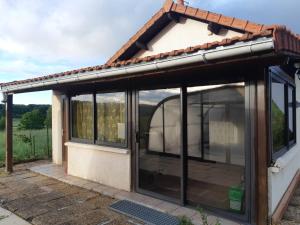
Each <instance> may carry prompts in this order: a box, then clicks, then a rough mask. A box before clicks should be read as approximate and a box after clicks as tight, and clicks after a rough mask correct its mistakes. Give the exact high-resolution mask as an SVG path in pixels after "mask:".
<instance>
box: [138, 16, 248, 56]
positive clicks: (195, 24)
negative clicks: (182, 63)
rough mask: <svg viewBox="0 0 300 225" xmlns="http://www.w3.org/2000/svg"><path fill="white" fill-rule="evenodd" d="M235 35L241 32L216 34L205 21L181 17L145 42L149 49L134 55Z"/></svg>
mask: <svg viewBox="0 0 300 225" xmlns="http://www.w3.org/2000/svg"><path fill="white" fill-rule="evenodd" d="M235 36H242V34H241V33H238V32H235V31H231V30H227V29H222V30H221V31H220V33H219V34H218V35H215V34H210V31H209V30H208V29H207V23H202V22H199V21H196V20H193V19H185V18H181V19H180V22H179V23H175V22H171V23H170V24H169V25H168V26H166V27H165V28H164V29H163V30H162V31H161V32H160V33H159V34H158V35H157V36H156V37H154V38H153V39H152V40H151V41H150V42H149V43H147V46H148V48H149V50H141V51H140V52H138V53H137V54H136V55H135V57H146V56H149V55H155V54H159V53H162V52H169V51H173V50H174V49H183V48H188V47H191V46H195V45H200V44H204V43H210V42H214V41H221V40H223V39H225V38H232V37H235Z"/></svg>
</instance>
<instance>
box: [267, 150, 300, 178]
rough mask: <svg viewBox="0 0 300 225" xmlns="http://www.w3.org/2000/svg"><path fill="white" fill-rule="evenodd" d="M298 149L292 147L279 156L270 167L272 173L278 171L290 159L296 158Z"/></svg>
mask: <svg viewBox="0 0 300 225" xmlns="http://www.w3.org/2000/svg"><path fill="white" fill-rule="evenodd" d="M298 151H299V150H298V148H297V147H296V146H295V147H294V148H292V149H291V150H289V151H288V152H286V153H285V154H284V155H283V156H281V157H279V158H278V159H277V160H276V162H275V163H274V165H273V166H272V167H270V169H271V171H272V173H279V172H280V170H282V169H284V168H285V167H287V166H288V165H289V164H290V162H291V161H293V160H294V159H295V158H297V154H298Z"/></svg>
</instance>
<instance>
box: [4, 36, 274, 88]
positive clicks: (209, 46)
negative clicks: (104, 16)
mask: <svg viewBox="0 0 300 225" xmlns="http://www.w3.org/2000/svg"><path fill="white" fill-rule="evenodd" d="M272 35H273V32H272V31H271V30H265V31H262V32H258V33H253V34H249V33H247V34H244V35H243V36H241V37H234V38H231V39H223V40H222V41H215V42H211V43H206V44H202V45H196V46H193V47H189V48H186V49H177V50H173V51H171V52H165V53H160V54H157V55H152V56H147V57H144V58H133V59H129V60H124V61H118V62H115V63H111V64H104V65H98V66H94V67H87V68H81V69H78V70H72V71H67V72H63V73H56V74H52V75H47V76H41V77H36V78H32V79H27V80H20V81H13V82H9V83H4V84H1V85H0V86H2V87H5V86H10V85H17V84H24V83H31V82H36V81H45V80H49V79H53V78H59V77H64V76H70V75H74V74H79V73H85V72H91V71H101V70H103V69H109V68H118V67H121V66H129V65H136V64H139V63H145V62H151V61H154V60H160V59H165V58H168V57H175V56H180V55H184V54H192V53H195V52H197V51H199V50H210V49H215V48H217V47H219V46H229V45H233V44H235V43H237V42H245V41H251V40H256V39H258V38H262V37H272Z"/></svg>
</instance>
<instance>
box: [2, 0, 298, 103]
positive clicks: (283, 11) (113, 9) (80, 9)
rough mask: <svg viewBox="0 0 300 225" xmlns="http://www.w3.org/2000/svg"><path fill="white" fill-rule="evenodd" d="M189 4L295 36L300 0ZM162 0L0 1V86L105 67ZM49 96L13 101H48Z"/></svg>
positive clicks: (197, 0)
mask: <svg viewBox="0 0 300 225" xmlns="http://www.w3.org/2000/svg"><path fill="white" fill-rule="evenodd" d="M187 2H188V3H189V5H190V6H194V7H200V8H203V9H206V10H210V11H214V12H218V13H223V14H225V15H229V16H233V17H239V18H243V19H248V20H251V21H253V22H257V23H265V24H274V23H277V24H284V25H287V26H288V27H289V28H291V29H292V30H293V31H294V32H297V33H300V24H299V21H300V13H299V7H300V1H299V0H248V1H246V0H188V1H187ZM163 3H164V0H0V83H1V82H8V81H13V80H20V79H26V78H31V77H35V76H41V75H46V74H49V73H55V72H62V71H65V70H69V69H74V68H80V67H83V66H90V65H98V64H102V63H104V62H105V61H106V60H107V59H108V58H109V57H110V56H111V55H112V54H113V53H114V52H115V51H116V50H118V48H119V47H120V46H121V45H122V44H123V43H124V42H126V41H127V40H128V39H129V38H130V37H131V35H132V34H134V33H135V32H136V31H137V30H138V29H139V28H140V27H141V26H142V25H143V24H144V23H145V22H147V20H148V19H149V18H150V17H151V16H152V15H153V14H154V13H155V12H156V11H157V10H159V8H160V7H161V6H162V5H163ZM50 102H51V95H50V93H49V92H44V93H41V94H38V95H37V94H29V95H28V94H26V95H24V94H23V95H17V96H16V98H15V103H26V104H28V103H50Z"/></svg>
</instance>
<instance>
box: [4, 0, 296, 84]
mask: <svg viewBox="0 0 300 225" xmlns="http://www.w3.org/2000/svg"><path fill="white" fill-rule="evenodd" d="M168 11H173V12H176V13H180V14H182V15H186V16H189V17H194V18H196V19H200V20H207V21H210V22H214V23H218V24H221V25H223V26H226V27H232V28H235V29H238V30H241V31H244V32H245V34H244V35H243V36H241V37H233V38H231V39H228V38H227V39H223V40H222V41H219V42H212V43H205V44H201V45H196V46H191V47H188V48H186V49H179V50H173V51H170V52H164V53H159V54H157V55H152V56H147V57H144V58H133V59H129V60H122V61H120V60H119V58H120V56H122V55H123V54H124V53H125V52H126V50H127V49H128V48H129V47H131V46H132V45H133V44H134V43H135V42H136V41H137V40H138V39H139V38H140V37H141V36H142V35H143V34H144V33H145V32H146V31H147V30H148V29H149V28H150V27H151V26H152V25H153V24H154V23H156V21H158V20H159V19H160V18H161V17H162V16H163V15H164V13H166V12H168ZM260 37H273V39H274V44H275V50H276V52H281V51H284V52H292V53H296V54H298V55H300V36H299V35H297V34H294V33H292V32H291V31H290V30H288V29H287V28H286V27H285V26H280V25H270V26H266V25H260V24H256V23H252V22H249V21H246V20H240V19H236V18H232V17H227V16H224V15H221V14H217V13H211V12H208V11H205V10H201V9H196V8H192V7H186V6H180V5H178V4H176V3H174V2H173V1H171V0H167V1H166V3H165V5H164V7H163V8H162V9H161V10H159V11H158V12H157V13H156V14H155V15H154V16H153V17H152V18H151V20H150V21H148V22H147V23H146V24H145V26H143V27H142V28H141V29H140V30H139V31H138V32H137V33H136V34H135V35H134V36H133V37H132V38H130V40H129V41H128V42H127V43H125V44H124V45H123V47H122V48H121V49H119V50H118V51H117V53H116V54H115V55H114V56H113V57H112V58H111V59H110V60H109V62H108V63H106V64H104V65H99V66H94V67H87V68H82V69H78V70H72V71H66V72H63V73H56V74H52V75H48V76H42V77H38V78H33V79H28V80H21V81H13V82H9V83H4V84H3V83H2V84H0V86H2V87H4V86H9V85H14V84H24V83H30V82H40V81H46V80H49V79H53V78H59V77H63V76H70V75H73V74H78V73H85V72H87V71H100V70H103V69H109V68H113V67H120V66H127V65H132V64H139V63H143V62H150V61H153V60H161V59H165V58H168V57H174V56H179V55H182V54H192V53H195V52H196V51H199V50H208V49H213V48H216V47H218V46H228V45H232V44H235V43H236V42H241V41H250V40H255V39H257V38H260Z"/></svg>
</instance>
